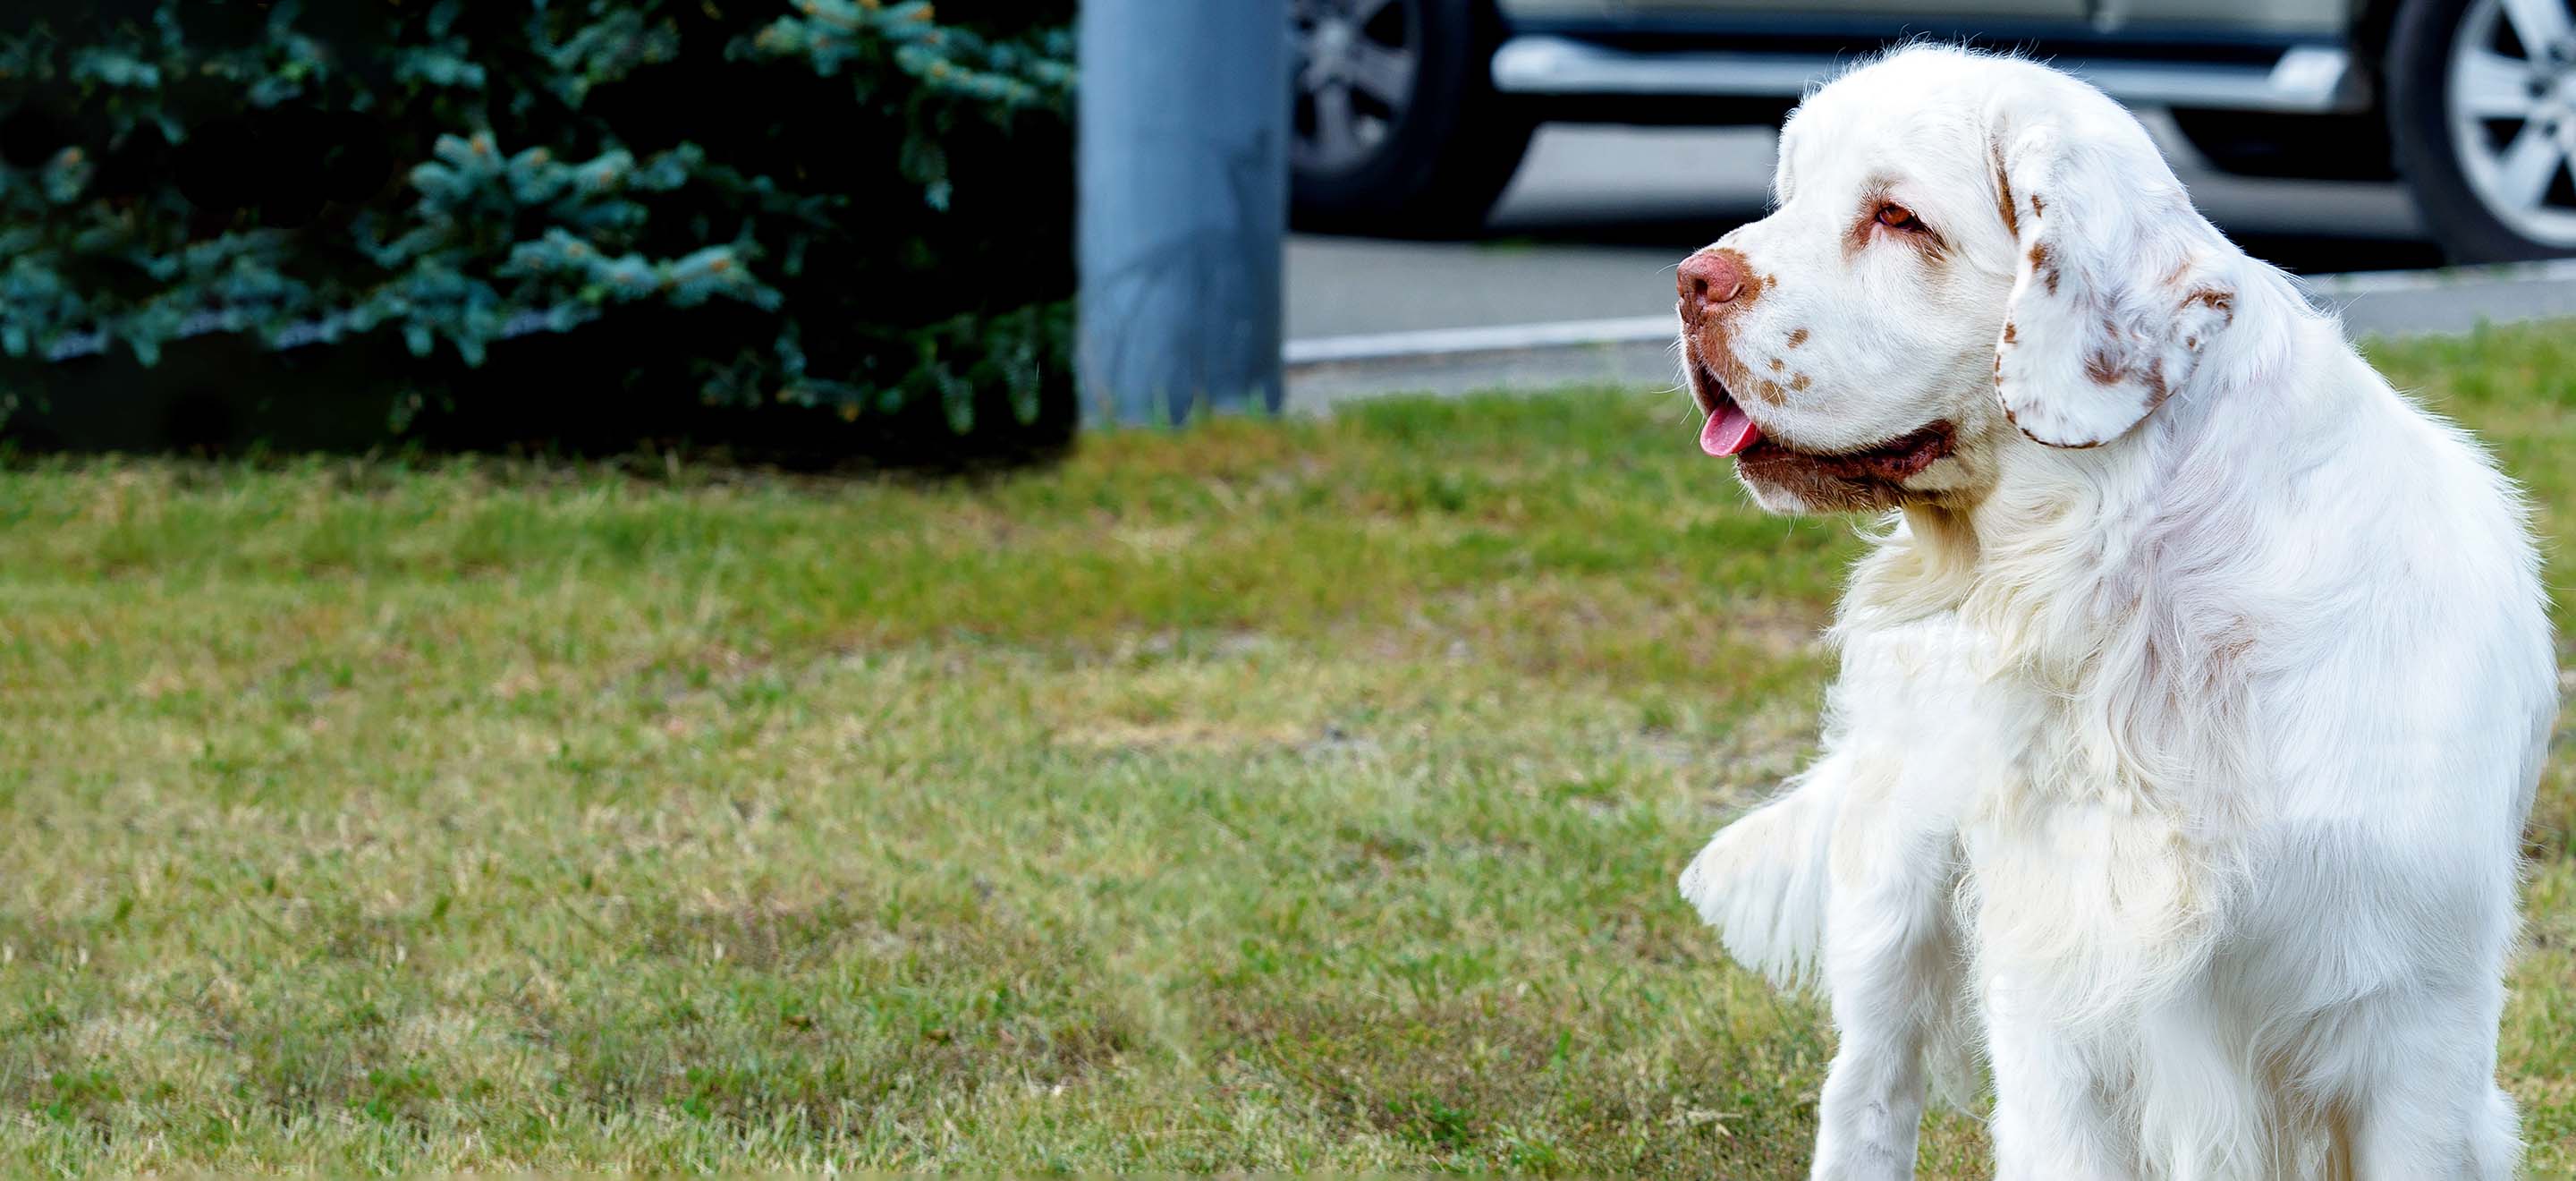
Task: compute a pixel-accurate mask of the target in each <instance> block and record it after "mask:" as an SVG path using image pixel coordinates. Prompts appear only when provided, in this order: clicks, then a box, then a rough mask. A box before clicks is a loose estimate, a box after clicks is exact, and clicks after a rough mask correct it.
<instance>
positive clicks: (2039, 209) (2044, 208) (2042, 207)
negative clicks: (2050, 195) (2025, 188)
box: [2030, 193, 2048, 217]
mask: <svg viewBox="0 0 2576 1181" xmlns="http://www.w3.org/2000/svg"><path fill="white" fill-rule="evenodd" d="M2046 212H2048V202H2046V201H2042V200H2040V199H2039V194H2037V193H2032V194H2031V195H2030V215H2031V216H2032V217H2037V216H2039V215H2040V214H2043V213H2046Z"/></svg>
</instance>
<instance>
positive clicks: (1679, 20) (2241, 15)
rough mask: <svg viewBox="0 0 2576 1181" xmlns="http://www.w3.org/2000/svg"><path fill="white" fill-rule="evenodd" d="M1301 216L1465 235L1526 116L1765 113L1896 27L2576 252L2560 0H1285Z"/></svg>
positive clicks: (2573, 53)
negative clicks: (2388, 185)
mask: <svg viewBox="0 0 2576 1181" xmlns="http://www.w3.org/2000/svg"><path fill="white" fill-rule="evenodd" d="M1291 8H1292V26H1293V27H1292V39H1293V41H1294V43H1295V44H1296V46H1297V59H1296V77H1295V80H1294V85H1293V86H1292V91H1293V92H1294V94H1295V96H1296V123H1295V142H1294V144H1293V145H1292V150H1291V165H1292V169H1291V171H1292V177H1293V197H1294V209H1295V213H1296V217H1297V220H1298V222H1299V223H1300V224H1302V225H1307V226H1314V227H1322V228H1343V229H1354V230H1361V231H1371V232H1388V231H1393V232H1408V233H1456V232H1462V231H1468V230H1472V229H1473V227H1474V226H1475V225H1477V224H1479V223H1480V222H1481V219H1482V217H1483V214H1484V213H1485V211H1486V209H1487V208H1489V207H1490V205H1491V204H1492V201H1493V199H1494V198H1495V197H1496V196H1497V195H1499V194H1500V192H1501V191H1502V187H1503V185H1504V184H1505V183H1507V182H1508V181H1509V179H1510V175H1511V171H1512V167H1513V166H1514V165H1516V164H1517V162H1518V160H1519V157H1520V154H1521V152H1522V151H1523V150H1524V149H1525V148H1526V146H1527V144H1528V140H1529V135H1530V133H1531V131H1532V129H1534V128H1535V127H1537V126H1538V125H1539V124H1541V123H1545V122H1613V123H1655V124H1701V125H1722V124H1767V123H1776V122H1777V121H1778V120H1779V118H1780V117H1781V116H1782V115H1784V114H1785V113H1786V112H1787V111H1788V109H1789V108H1790V107H1791V106H1793V105H1794V104H1795V103H1796V102H1797V100H1798V99H1799V98H1800V97H1801V96H1802V95H1804V94H1806V93H1808V92H1809V91H1810V90H1812V89H1813V88H1814V87H1816V86H1817V85H1819V84H1821V83H1822V82H1823V81H1824V80H1825V79H1827V78H1829V77H1831V76H1832V75H1833V74H1834V73H1835V72H1836V71H1838V70H1839V69H1841V68H1843V67H1844V66H1845V65H1846V64H1848V63H1849V62H1850V61H1852V60H1853V59H1854V58H1855V57H1856V56H1859V55H1863V54H1867V53H1870V52H1874V51H1876V50H1878V49H1880V48H1882V47H1884V46H1886V45H1889V44H1892V43H1895V42H1898V41H1901V40H1904V39H1907V38H1915V37H1928V38H1934V39H1939V40H1943V41H1949V42H1955V43H1965V44H1970V45H1976V46H1982V47H1986V48H1992V49H1997V50H2009V51H2014V52H2019V53H2024V54H2028V55H2031V56H2035V57H2039V58H2043V59H2045V60H2047V61H2049V62H2050V63H2051V64H2053V65H2056V66H2058V67H2060V68H2063V69H2066V70H2069V71H2071V72H2073V73H2075V74H2077V75H2079V76H2081V77H2083V78H2085V79H2087V80H2088V81H2091V82H2093V83H2094V84H2095V85H2097V86H2099V87H2101V88H2102V89H2103V90H2104V91H2106V92H2108V93H2109V94H2110V95H2111V96H2112V97H2113V98H2116V99H2119V100H2120V101H2122V102H2124V103H2128V104H2130V105H2132V106H2153V107H2163V108H2168V109H2170V110H2171V111H2172V113H2173V117H2174V120H2175V122H2176V124H2177V125H2178V126H2179V127H2180V128H2181V130H2182V131H2183V133H2184V134H2185V135H2186V136H2187V137H2189V138H2190V140H2191V141H2192V143H2193V145H2194V146H2195V147H2196V148H2198V149H2199V150H2200V152H2201V153H2202V154H2203V155H2204V156H2206V157H2207V158H2208V159H2209V161H2210V163H2212V164H2213V165H2215V166H2217V167H2219V168H2221V169H2224V170H2228V171H2233V172H2239V173H2246V174H2252V175H2268V176H2290V177H2318V178H2336V179H2362V178H2386V177H2390V176H2396V177H2399V178H2402V179H2403V180H2405V181H2406V182H2407V184H2408V186H2409V187H2410V189H2412V191H2413V192H2414V195H2415V197H2416V199H2417V202H2418V204H2419V205H2420V206H2421V207H2422V209H2423V212H2424V215H2425V221H2426V224H2427V225H2428V227H2429V228H2430V229H2431V230H2432V231H2433V233H2434V235H2435V236H2436V237H2437V238H2438V239H2439V240H2440V241H2441V242H2442V244H2443V245H2444V246H2445V247H2446V249H2447V250H2448V251H2449V252H2450V254H2451V255H2452V256H2453V257H2455V258H2458V259H2462V260H2471V261H2486V260H2501V259H2514V258H2532V257H2544V256H2551V255H2559V254H2569V253H2576V174H2571V173H2570V172H2569V171H2568V163H2567V162H2568V159H2569V157H2570V156H2571V155H2576V16H2571V15H2570V14H2569V12H2568V9H2567V4H2566V0H2098V2H2088V0H1932V2H1929V3H1926V2H1921V0H1802V2H1800V3H1796V4H1787V3H1779V2H1776V0H1292V5H1291Z"/></svg>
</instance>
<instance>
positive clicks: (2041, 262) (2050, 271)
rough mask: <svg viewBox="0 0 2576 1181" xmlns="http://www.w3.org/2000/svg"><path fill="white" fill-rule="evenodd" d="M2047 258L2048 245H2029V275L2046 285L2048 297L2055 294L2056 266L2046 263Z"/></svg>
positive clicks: (2041, 243) (2038, 243)
mask: <svg viewBox="0 0 2576 1181" xmlns="http://www.w3.org/2000/svg"><path fill="white" fill-rule="evenodd" d="M2049 257H2050V255H2049V252H2048V243H2046V242H2033V243H2031V244H2030V269H2031V273H2032V274H2035V275H2038V276H2039V277H2040V279H2041V281H2043V282H2045V283H2047V284H2048V293H2049V294H2050V295H2055V294H2057V266H2056V264H2054V263H2051V262H2049V261H2048V260H2049Z"/></svg>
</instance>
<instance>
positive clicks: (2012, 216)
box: [1986, 140, 2021, 238]
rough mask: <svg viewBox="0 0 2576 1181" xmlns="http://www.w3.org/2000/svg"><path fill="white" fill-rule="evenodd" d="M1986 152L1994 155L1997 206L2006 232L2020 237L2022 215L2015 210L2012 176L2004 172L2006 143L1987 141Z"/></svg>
mask: <svg viewBox="0 0 2576 1181" xmlns="http://www.w3.org/2000/svg"><path fill="white" fill-rule="evenodd" d="M1986 153H1987V155H1989V156H1992V157H1993V158H1994V162H1995V207H1996V208H1997V209H1999V210H2001V211H2002V213H2003V215H2004V232H2005V233H2007V234H2011V235H2012V236H2013V237H2015V238H2019V237H2021V215H2020V214H2017V213H2015V212H2013V191H2012V178H2011V177H2009V176H2007V175H2005V174H2004V145H2003V144H2002V143H2001V142H1998V141H1993V140H1989V141H1987V143H1986Z"/></svg>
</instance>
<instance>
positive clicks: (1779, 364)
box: [1771, 357, 1789, 373]
mask: <svg viewBox="0 0 2576 1181" xmlns="http://www.w3.org/2000/svg"><path fill="white" fill-rule="evenodd" d="M1788 364H1789V363H1788V362H1786V361H1783V360H1781V359H1780V358H1778V357H1773V358H1771V372H1773V373H1778V372H1779V371H1781V370H1782V369H1784V368H1787V367H1788Z"/></svg>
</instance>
